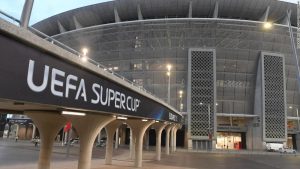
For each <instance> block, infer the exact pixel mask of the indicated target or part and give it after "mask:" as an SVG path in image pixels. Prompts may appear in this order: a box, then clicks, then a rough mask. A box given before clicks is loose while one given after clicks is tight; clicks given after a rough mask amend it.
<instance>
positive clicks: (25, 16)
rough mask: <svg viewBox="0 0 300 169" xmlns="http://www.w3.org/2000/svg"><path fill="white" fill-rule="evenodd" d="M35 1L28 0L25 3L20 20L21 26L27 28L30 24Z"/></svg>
mask: <svg viewBox="0 0 300 169" xmlns="http://www.w3.org/2000/svg"><path fill="white" fill-rule="evenodd" d="M33 2H34V0H26V1H25V3H24V6H23V11H22V15H21V20H20V26H21V27H25V28H27V27H28V25H29V20H30V16H31V11H32V7H33Z"/></svg>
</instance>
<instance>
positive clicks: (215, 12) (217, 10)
mask: <svg viewBox="0 0 300 169" xmlns="http://www.w3.org/2000/svg"><path fill="white" fill-rule="evenodd" d="M218 16H219V3H218V1H216V3H215V9H214V14H213V18H218Z"/></svg>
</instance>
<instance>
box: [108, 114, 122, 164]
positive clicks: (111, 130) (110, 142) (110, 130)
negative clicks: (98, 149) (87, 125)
mask: <svg viewBox="0 0 300 169" xmlns="http://www.w3.org/2000/svg"><path fill="white" fill-rule="evenodd" d="M123 122H124V121H121V120H115V121H113V122H111V123H109V124H108V125H107V126H106V127H105V130H106V135H107V139H106V153H105V164H107V165H111V164H112V154H113V143H114V134H115V132H116V130H117V128H118V127H119V126H120V125H122V124H123ZM116 142H117V140H116Z"/></svg>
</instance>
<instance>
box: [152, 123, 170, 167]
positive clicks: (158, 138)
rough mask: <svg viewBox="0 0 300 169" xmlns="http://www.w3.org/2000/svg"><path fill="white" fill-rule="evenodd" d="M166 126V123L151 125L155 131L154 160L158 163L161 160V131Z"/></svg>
mask: <svg viewBox="0 0 300 169" xmlns="http://www.w3.org/2000/svg"><path fill="white" fill-rule="evenodd" d="M166 126H167V123H161V122H157V123H154V124H153V125H152V127H153V128H154V129H155V134H156V157H155V158H156V160H157V161H160V159H161V133H162V131H163V129H164V128H165V127H166Z"/></svg>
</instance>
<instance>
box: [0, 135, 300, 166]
mask: <svg viewBox="0 0 300 169" xmlns="http://www.w3.org/2000/svg"><path fill="white" fill-rule="evenodd" d="M78 150H79V149H78V147H77V146H74V147H72V148H71V155H70V156H69V157H68V158H67V157H66V154H65V147H61V146H60V145H59V144H58V143H57V144H56V145H55V147H54V153H53V155H52V163H51V168H53V169H54V168H55V169H75V168H77V160H78ZM38 151H39V150H38V148H36V147H34V144H33V143H30V142H24V141H20V142H18V143H15V142H13V141H3V140H0V169H34V168H36V167H37V164H36V162H37V158H38ZM104 153H105V151H104V148H98V147H96V148H94V149H93V158H92V164H91V166H92V167H91V168H92V169H103V168H104V169H119V168H124V169H131V168H134V167H133V166H134V161H132V160H130V159H129V150H128V148H126V147H123V148H120V149H118V150H117V151H115V152H114V156H113V165H105V164H104V163H105V160H104ZM143 157H144V160H143V169H227V168H228V169H241V168H243V169H282V168H284V169H299V166H300V156H294V155H280V154H278V153H266V154H243V153H241V154H237V153H235V154H228V153H226V152H224V151H223V153H219V152H212V153H207V152H186V151H184V150H181V151H179V152H176V153H175V154H174V153H172V154H170V155H169V156H168V155H165V154H164V153H163V154H162V159H161V161H155V160H154V159H155V152H154V151H144V153H143Z"/></svg>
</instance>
